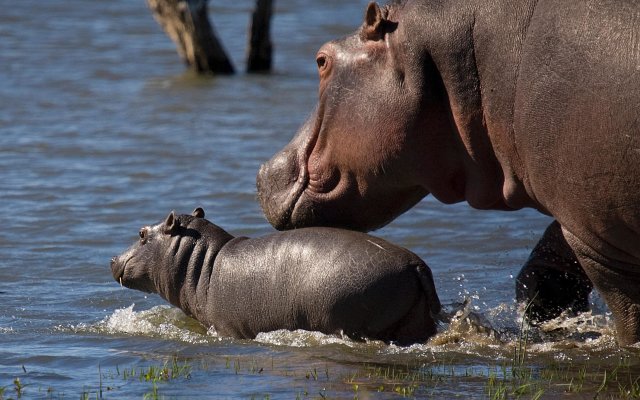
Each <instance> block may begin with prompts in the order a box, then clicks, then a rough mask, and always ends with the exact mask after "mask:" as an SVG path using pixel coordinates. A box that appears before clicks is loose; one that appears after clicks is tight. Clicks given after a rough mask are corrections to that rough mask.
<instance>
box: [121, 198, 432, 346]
mask: <svg viewBox="0 0 640 400" xmlns="http://www.w3.org/2000/svg"><path fill="white" fill-rule="evenodd" d="M111 271H112V273H113V277H114V278H115V280H116V281H119V282H121V283H122V285H124V286H126V287H128V288H132V289H137V290H141V291H144V292H149V293H158V294H159V295H160V296H162V297H163V298H164V299H166V300H167V301H169V302H170V303H171V304H173V305H175V306H176V307H179V308H180V309H182V310H183V311H184V312H185V313H186V314H188V315H190V316H192V317H194V318H195V319H197V320H198V321H200V322H201V323H202V324H203V325H206V326H208V327H214V328H215V330H216V331H217V332H218V333H219V334H220V335H222V336H230V337H234V338H239V339H243V338H245V339H252V338H255V336H256V335H257V334H258V333H260V332H269V331H273V330H277V329H289V330H295V329H305V330H310V331H320V332H324V333H328V334H334V333H340V332H342V333H344V334H346V335H348V336H350V337H352V338H354V339H360V338H369V339H379V340H384V341H385V342H391V341H393V342H395V343H397V344H401V345H407V344H412V343H417V342H424V341H425V340H427V339H428V338H429V337H430V336H432V335H433V334H435V332H436V324H435V322H434V319H433V317H432V314H433V315H436V314H438V313H439V312H440V301H439V299H438V296H437V294H436V291H435V286H434V284H433V277H432V275H431V270H430V269H429V267H428V266H427V265H426V264H425V263H424V262H423V261H422V260H421V259H420V258H419V257H418V256H416V255H415V254H413V253H412V252H410V251H408V250H406V249H403V248H400V247H398V246H395V245H392V244H391V243H388V242H386V241H384V240H382V239H379V238H376V237H373V236H369V235H367V234H364V233H360V232H353V231H345V230H340V229H334V228H308V229H299V230H295V231H291V232H279V233H275V234H272V235H269V236H264V237H261V238H255V239H249V238H246V237H237V238H234V237H233V236H231V235H230V234H228V233H227V232H225V231H224V230H223V229H221V228H220V227H218V226H216V225H214V224H212V223H211V222H209V221H208V220H206V219H204V211H202V209H201V208H197V209H196V210H195V211H194V213H193V215H175V214H174V213H173V212H172V213H171V214H170V215H169V216H168V217H167V219H166V220H165V221H164V222H162V223H160V224H158V225H155V226H152V227H145V228H142V230H141V231H140V241H139V242H138V243H136V244H134V245H133V246H131V247H130V248H129V249H128V250H127V251H126V252H125V253H123V254H122V255H120V256H118V257H114V258H113V259H112V261H111Z"/></svg>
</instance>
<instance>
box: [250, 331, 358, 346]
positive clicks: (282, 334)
mask: <svg viewBox="0 0 640 400" xmlns="http://www.w3.org/2000/svg"><path fill="white" fill-rule="evenodd" d="M255 341H257V342H259V343H264V344H272V345H276V346H290V347H314V346H324V345H333V344H339V345H345V346H349V347H355V346H358V345H361V343H360V342H356V341H354V340H351V339H349V338H348V337H347V336H344V335H341V336H337V335H327V334H324V333H321V332H315V331H306V330H303V329H298V330H295V331H289V330H286V329H280V330H277V331H272V332H263V333H259V334H258V336H256V338H255Z"/></svg>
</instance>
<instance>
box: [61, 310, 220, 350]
mask: <svg viewBox="0 0 640 400" xmlns="http://www.w3.org/2000/svg"><path fill="white" fill-rule="evenodd" d="M134 307H135V304H132V305H130V306H129V307H125V308H121V309H118V310H115V311H114V312H113V313H112V314H111V315H109V316H107V317H106V318H105V319H103V320H102V321H100V322H97V323H95V324H82V323H81V324H78V325H75V326H72V327H70V328H71V330H73V331H75V332H99V333H107V334H112V335H118V334H126V335H137V336H149V337H160V338H163V339H170V340H178V341H183V342H187V343H192V344H204V343H210V342H212V341H216V340H218V338H217V336H212V335H209V334H208V332H207V331H205V329H204V328H203V327H202V326H201V325H199V324H198V323H197V322H196V321H194V320H192V319H191V318H189V317H187V316H186V315H185V314H184V313H183V312H182V311H180V310H179V309H177V308H175V307H171V306H169V305H161V306H155V307H152V308H150V309H148V310H140V311H135V310H134Z"/></svg>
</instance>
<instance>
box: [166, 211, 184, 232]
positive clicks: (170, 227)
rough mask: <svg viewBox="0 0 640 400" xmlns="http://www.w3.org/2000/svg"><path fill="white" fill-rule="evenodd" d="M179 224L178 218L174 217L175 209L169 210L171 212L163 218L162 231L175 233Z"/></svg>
mask: <svg viewBox="0 0 640 400" xmlns="http://www.w3.org/2000/svg"><path fill="white" fill-rule="evenodd" d="M179 226H180V224H179V222H178V218H176V213H175V211H171V213H170V214H169V215H168V216H167V218H166V219H165V220H164V226H163V230H164V233H166V234H167V235H170V234H172V233H175V231H176V230H177V229H178V227H179Z"/></svg>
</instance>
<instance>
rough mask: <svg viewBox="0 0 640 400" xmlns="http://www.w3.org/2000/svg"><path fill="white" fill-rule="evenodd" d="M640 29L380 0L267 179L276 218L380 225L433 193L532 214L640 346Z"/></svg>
mask: <svg viewBox="0 0 640 400" xmlns="http://www.w3.org/2000/svg"><path fill="white" fill-rule="evenodd" d="M639 24H640V3H638V2H637V1H634V0H620V1H604V0H593V1H581V0H580V1H579V0H538V1H536V0H493V1H485V0H471V1H464V2H460V1H452V0H449V1H448V0H420V1H419V0H407V1H402V2H394V3H393V4H391V5H389V6H385V7H384V8H382V9H380V8H379V7H378V6H377V5H375V4H370V5H369V7H368V8H367V10H366V13H365V22H364V23H363V25H362V27H361V29H359V30H358V31H357V32H355V33H354V34H353V35H351V36H348V37H346V38H344V39H341V40H336V41H332V42H329V43H327V44H325V45H324V46H323V47H322V48H321V49H320V51H319V52H318V56H317V63H318V68H319V73H320V90H319V102H318V106H317V108H316V110H315V112H314V114H313V115H312V116H311V118H310V119H309V120H308V121H307V122H306V123H305V124H304V125H303V126H302V128H301V129H300V131H299V132H298V134H297V135H296V136H295V138H294V139H293V140H292V141H291V143H289V144H288V145H287V146H286V147H285V148H284V149H283V150H282V151H281V152H280V153H278V154H276V155H275V156H274V157H273V158H272V159H271V160H270V161H269V162H267V163H265V164H264V165H263V166H262V168H261V170H260V172H259V174H258V179H257V186H258V195H259V199H260V202H261V205H262V208H263V210H264V212H265V215H266V216H267V219H268V220H269V221H270V222H271V224H272V225H274V226H275V227H276V228H278V229H289V228H294V227H296V228H297V227H302V226H314V225H328V226H340V227H349V228H352V229H359V230H370V229H375V228H377V227H380V226H383V225H385V224H387V223H388V222H390V221H391V220H393V219H394V218H396V217H397V216H398V215H400V214H401V213H403V212H404V211H406V210H407V209H409V208H410V207H412V206H413V205H414V204H416V203H417V202H418V201H419V200H420V199H422V198H423V197H424V196H426V195H427V194H429V193H431V194H433V195H434V196H435V197H436V198H437V199H439V200H440V201H442V202H445V203H455V202H460V201H467V202H468V203H469V204H470V205H471V206H473V207H475V208H478V209H501V210H517V209H521V208H523V207H532V208H535V209H537V210H539V211H541V212H543V213H545V214H548V215H551V216H553V217H554V218H555V220H557V222H558V223H559V224H560V227H561V228H560V230H561V236H562V237H563V238H564V242H565V245H566V246H568V247H569V248H570V249H571V251H572V252H573V254H574V256H575V259H576V260H577V261H579V264H575V263H572V264H571V265H573V268H572V269H573V272H572V273H573V274H578V275H579V274H581V272H580V271H579V270H578V267H577V265H580V266H581V267H582V269H583V270H584V273H586V276H587V277H588V278H589V280H590V281H591V283H593V285H594V287H595V288H596V289H597V290H598V291H599V292H600V293H601V295H602V297H603V298H604V300H605V301H606V303H607V305H608V306H609V308H610V309H611V311H612V313H613V316H614V319H615V324H616V330H617V338H618V342H619V343H620V344H621V345H627V344H632V343H636V342H638V341H640V233H639V232H640V122H639V116H640V48H639V47H638V32H639V31H640V25H639ZM548 267H549V270H550V271H553V270H556V269H557V266H555V265H553V264H551V265H548ZM559 268H564V267H562V266H560V267H559ZM569 268H571V267H569ZM550 274H552V272H550ZM544 275H545V274H544V273H543V274H541V276H544ZM541 284H542V285H544V283H541Z"/></svg>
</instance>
